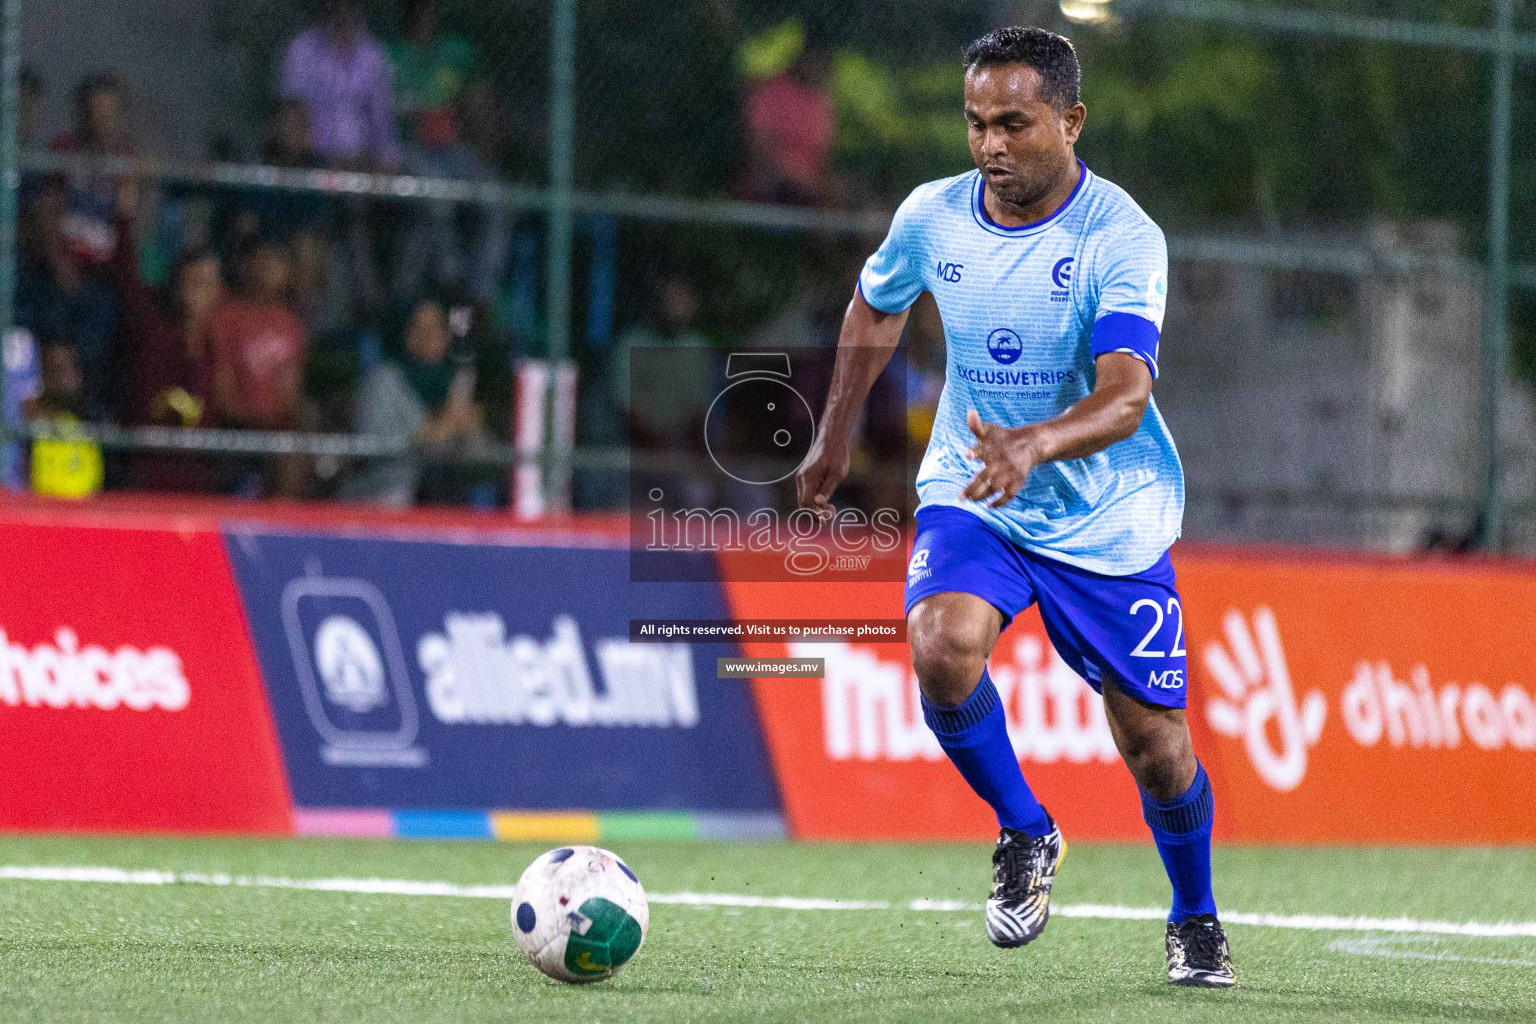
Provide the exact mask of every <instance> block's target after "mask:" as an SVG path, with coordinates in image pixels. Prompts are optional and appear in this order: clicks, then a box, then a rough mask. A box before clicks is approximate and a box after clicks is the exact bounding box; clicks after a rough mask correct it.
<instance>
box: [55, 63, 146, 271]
mask: <svg viewBox="0 0 1536 1024" xmlns="http://www.w3.org/2000/svg"><path fill="white" fill-rule="evenodd" d="M52 149H53V151H54V152H55V153H63V154H69V155H75V156H87V157H104V156H105V157H121V158H123V159H129V160H133V159H137V158H138V157H139V156H140V152H139V147H138V146H137V145H136V144H135V143H134V141H133V139H132V138H131V137H130V135H129V132H128V119H127V112H126V110H125V100H124V97H123V87H122V83H121V81H120V80H119V79H118V77H117V75H115V74H114V73H112V72H110V71H107V72H101V73H98V74H94V75H88V76H86V77H85V78H83V79H81V80H80V84H79V85H77V86H76V87H75V128H74V131H72V132H66V133H65V134H63V135H60V136H59V137H58V138H56V139H54V140H53V146H52ZM63 180H64V182H65V188H66V197H67V205H66V210H65V213H64V218H63V221H62V228H63V231H64V238H65V241H66V242H67V243H68V247H69V254H70V256H71V257H72V258H73V259H74V260H75V261H76V262H77V263H79V264H81V265H98V266H104V265H106V264H107V263H108V262H110V261H111V259H112V254H113V253H114V252H115V251H116V250H117V235H116V223H117V213H118V211H117V208H116V202H117V187H118V185H119V184H120V182H121V180H122V177H121V175H118V174H112V173H96V172H93V171H89V170H82V171H72V172H70V173H68V174H67V175H65V176H64V178H63ZM135 194H136V195H137V192H136V193H135Z"/></svg>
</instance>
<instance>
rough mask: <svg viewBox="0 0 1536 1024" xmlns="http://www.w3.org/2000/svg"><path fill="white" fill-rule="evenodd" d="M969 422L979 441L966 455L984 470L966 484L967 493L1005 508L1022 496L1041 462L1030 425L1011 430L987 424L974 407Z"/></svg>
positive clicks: (966, 494)
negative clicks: (1026, 483) (1021, 493)
mask: <svg viewBox="0 0 1536 1024" xmlns="http://www.w3.org/2000/svg"><path fill="white" fill-rule="evenodd" d="M965 425H966V426H968V427H970V428H971V433H973V434H975V435H976V443H975V445H973V446H972V447H970V448H969V449H967V450H966V453H965V454H966V455H967V456H969V457H970V458H973V459H976V460H977V461H979V462H980V463H981V472H979V473H977V474H976V475H975V476H973V477H972V478H971V482H970V483H968V484H966V485H965V490H964V492H962V494H963V496H964V497H965V498H966V499H967V500H968V501H987V499H988V498H989V497H991V496H992V495H994V494H995V495H997V497H996V498H993V499H992V500H991V501H989V502H987V504H988V505H989V506H990V507H992V508H1002V507H1003V506H1004V505H1006V504H1008V503H1009V502H1010V501H1012V500H1013V499H1014V497H1015V496H1017V495H1018V493H1019V490H1020V489H1021V488H1022V487H1023V486H1024V481H1025V480H1027V479H1029V471H1030V470H1032V469H1034V468H1035V466H1037V465H1039V462H1040V459H1039V457H1038V456H1037V455H1036V454H1035V449H1034V445H1033V444H1032V443H1031V437H1032V435H1031V433H1030V432H1029V428H1028V427H1021V428H1019V429H1018V430H1010V429H1009V428H1007V427H999V426H997V425H996V424H994V423H983V422H981V417H980V416H978V415H977V414H976V410H975V409H972V410H971V411H970V412H969V413H967V414H966V417H965Z"/></svg>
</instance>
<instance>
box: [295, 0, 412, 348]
mask: <svg viewBox="0 0 1536 1024" xmlns="http://www.w3.org/2000/svg"><path fill="white" fill-rule="evenodd" d="M319 14H320V20H319V22H318V23H317V24H315V25H312V26H310V27H309V28H307V29H305V30H304V31H302V32H300V33H299V34H298V35H296V36H294V38H293V41H292V42H290V43H289V44H288V48H287V50H286V51H285V52H284V53H283V60H282V67H281V71H280V76H279V77H280V82H281V85H280V89H281V92H282V98H283V99H285V100H297V101H298V102H300V103H302V104H303V105H304V109H305V111H306V112H307V113H308V115H309V131H310V145H311V148H312V149H313V150H314V152H315V154H316V155H317V156H319V157H320V159H321V161H323V162H324V163H325V165H326V166H327V167H332V168H335V169H337V170H351V171H373V172H388V171H396V170H398V169H399V167H400V145H399V142H398V141H397V140H396V138H395V120H394V118H395V111H394V97H393V90H392V85H391V83H392V78H391V72H390V65H389V58H388V56H387V55H386V54H385V52H384V47H383V45H382V44H380V43H379V41H378V40H377V39H375V38H374V37H373V35H372V34H371V33H370V32H369V31H368V28H367V26H366V25H365V24H364V22H363V9H362V5H361V4H360V3H359V2H358V0H320V2H319ZM371 205H372V204H371V203H370V202H369V201H368V200H367V199H365V198H362V197H353V198H351V199H348V200H347V201H346V202H345V204H344V208H345V211H346V212H345V217H344V218H343V220H344V225H343V227H344V229H345V231H346V242H347V249H348V257H349V258H348V262H349V263H350V265H351V269H352V288H353V298H354V300H355V302H356V304H357V307H358V312H359V313H360V314H361V315H362V317H363V318H364V319H367V318H369V317H371V316H372V315H374V314H376V313H377V312H378V310H379V308H380V307H381V306H382V304H383V298H384V294H383V288H384V286H383V281H382V279H381V277H380V274H379V268H378V266H377V265H376V264H375V262H374V252H373V230H372V227H371V225H370V224H369V214H370V209H369V208H370V206H371Z"/></svg>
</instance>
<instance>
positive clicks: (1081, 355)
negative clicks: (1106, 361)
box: [859, 164, 1184, 576]
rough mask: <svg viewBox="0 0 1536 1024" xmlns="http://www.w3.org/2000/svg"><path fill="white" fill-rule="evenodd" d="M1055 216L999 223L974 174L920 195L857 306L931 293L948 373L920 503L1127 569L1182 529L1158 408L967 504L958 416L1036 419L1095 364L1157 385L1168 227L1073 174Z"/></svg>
mask: <svg viewBox="0 0 1536 1024" xmlns="http://www.w3.org/2000/svg"><path fill="white" fill-rule="evenodd" d="M1079 166H1080V167H1081V168H1082V172H1081V180H1080V181H1079V183H1078V186H1077V189H1076V190H1075V191H1074V192H1073V193H1072V196H1071V198H1069V199H1068V200H1067V201H1066V203H1065V204H1063V206H1062V207H1061V209H1059V210H1057V211H1056V212H1055V213H1054V214H1052V215H1051V216H1050V217H1048V218H1046V219H1045V220H1043V221H1039V222H1037V223H1034V224H1027V225H1024V226H1022V227H1017V228H1005V227H1002V226H1000V225H998V224H996V223H994V222H993V221H992V220H991V219H990V218H989V217H988V216H987V213H986V210H985V208H984V207H983V205H982V191H983V189H984V187H985V185H984V182H983V179H982V177H981V174H980V173H979V172H977V171H971V172H970V173H968V174H962V175H959V176H958V177H954V178H945V179H943V180H942V181H933V182H929V183H928V184H926V185H922V186H919V187H918V188H917V189H916V190H915V191H913V193H912V194H911V195H910V196H908V197H907V200H906V201H905V202H904V203H902V204H901V208H900V209H898V210H897V211H896V216H895V219H894V220H892V222H891V230H890V234H889V235H887V236H886V239H885V241H884V243H882V244H881V246H880V248H879V250H878V251H876V252H875V254H874V255H872V256H871V257H870V258H869V260H868V262H866V263H865V265H864V271H863V273H862V274H860V276H859V289H860V291H861V292H862V293H863V295H864V300H865V301H866V302H868V303H869V304H870V305H871V306H874V307H875V308H876V309H879V310H882V311H884V312H888V313H894V312H899V311H900V310H904V309H906V308H907V307H909V306H911V305H912V303H913V302H915V301H916V300H917V297H918V295H919V294H921V293H922V292H924V291H927V292H931V293H933V297H934V298H935V299H936V300H937V301H938V304H939V313H940V315H941V317H942V318H943V321H944V338H945V342H946V344H947V346H948V356H947V360H948V364H947V367H946V375H947V376H946V380H945V384H944V392H943V394H942V395H941V396H940V397H939V408H938V415H937V417H936V419H935V421H934V426H933V435H932V437H931V439H930V440H929V442H928V451H927V453H926V454H925V455H924V456H923V463H922V467H921V468H920V469H919V470H918V474H917V491H918V497H919V498H920V499H921V507H927V506H931V505H954V506H958V507H961V508H964V509H965V510H967V511H969V512H971V513H973V514H975V515H977V516H980V517H981V518H982V519H983V520H985V521H986V522H987V523H989V524H990V525H991V526H992V527H994V528H995V529H996V530H998V531H999V532H1000V533H1002V534H1003V536H1005V537H1007V538H1008V539H1010V540H1012V541H1014V542H1015V543H1017V544H1019V545H1020V546H1021V547H1024V548H1026V549H1028V550H1030V551H1033V552H1036V553H1038V554H1041V555H1044V556H1046V557H1047V558H1053V559H1057V560H1059V561H1062V562H1066V563H1068V564H1069V565H1074V566H1078V567H1080V568H1083V569H1087V570H1089V571H1091V572H1097V573H1103V574H1106V575H1111V576H1128V575H1131V574H1133V573H1138V572H1141V571H1142V570H1144V569H1147V568H1148V567H1150V566H1152V565H1153V564H1154V563H1156V562H1157V561H1158V559H1159V558H1160V557H1161V556H1162V554H1163V552H1164V551H1166V550H1167V549H1168V548H1169V546H1170V545H1172V544H1173V542H1174V540H1176V539H1177V538H1178V536H1179V532H1180V530H1181V529H1182V525H1183V518H1184V470H1183V467H1182V466H1181V465H1180V464H1179V455H1178V452H1177V451H1176V450H1175V449H1174V446H1173V438H1172V437H1171V436H1170V435H1169V433H1168V427H1167V425H1166V424H1164V422H1163V417H1162V416H1161V415H1160V414H1159V413H1158V411H1157V404H1156V403H1155V402H1149V403H1148V405H1147V412H1146V415H1145V416H1143V417H1142V420H1141V425H1140V426H1139V427H1137V429H1136V433H1135V434H1133V435H1132V436H1131V437H1129V438H1127V439H1126V440H1124V441H1121V442H1119V443H1118V444H1114V445H1111V446H1110V447H1108V448H1106V449H1104V450H1103V451H1101V452H1096V453H1095V454H1093V455H1090V456H1088V457H1087V458H1084V459H1069V460H1064V461H1061V462H1052V463H1047V464H1046V465H1043V466H1039V467H1037V468H1036V469H1035V470H1034V472H1032V473H1031V474H1030V475H1029V479H1028V481H1027V482H1026V483H1025V486H1024V488H1023V489H1022V490H1021V491H1020V492H1019V494H1018V496H1017V497H1016V498H1014V500H1013V501H1012V502H1010V503H1009V504H1008V505H1006V506H1005V507H1003V508H1001V509H991V508H988V507H986V505H984V504H981V503H978V502H972V501H967V500H965V499H964V498H962V497H961V492H962V491H963V490H964V489H965V486H966V484H968V483H969V482H970V480H971V478H972V477H974V476H975V475H976V473H977V472H978V471H980V469H981V463H980V462H977V461H974V460H972V459H969V458H967V457H966V455H965V451H966V449H968V448H970V447H971V446H972V445H973V444H974V443H975V437H974V435H972V434H971V432H970V430H969V428H967V426H966V423H965V417H966V412H967V410H970V409H975V410H976V411H977V413H978V414H980V416H981V418H982V420H983V421H984V422H987V423H995V424H999V425H1001V426H1005V427H1020V426H1023V425H1025V424H1027V423H1037V422H1039V421H1041V420H1046V419H1050V418H1051V417H1053V416H1056V415H1058V414H1060V413H1061V412H1063V411H1064V410H1065V409H1066V408H1067V407H1068V406H1070V405H1072V404H1073V403H1075V402H1077V401H1078V400H1080V399H1082V398H1083V397H1084V396H1086V395H1087V394H1088V393H1089V392H1090V391H1092V390H1093V382H1094V362H1093V361H1094V358H1095V357H1097V356H1098V355H1101V354H1103V353H1104V352H1112V351H1126V352H1131V353H1132V354H1134V355H1136V356H1139V357H1140V358H1141V359H1143V360H1144V361H1145V362H1146V363H1147V365H1148V367H1150V368H1151V370H1152V375H1153V376H1154V377H1156V376H1157V342H1158V336H1159V334H1160V332H1161V331H1162V325H1163V310H1164V307H1165V305H1166V302H1167V296H1168V249H1167V245H1166V243H1165V242H1164V240H1163V233H1162V231H1161V230H1160V229H1159V228H1158V226H1157V225H1156V224H1155V223H1153V221H1152V219H1151V218H1150V217H1148V216H1147V215H1146V214H1145V213H1144V212H1142V209H1141V207H1139V206H1137V205H1136V202H1135V201H1134V200H1133V199H1131V197H1130V196H1129V195H1127V194H1126V193H1125V191H1124V190H1123V189H1121V188H1119V187H1118V186H1116V185H1114V184H1112V183H1110V182H1108V181H1105V180H1104V179H1103V178H1100V177H1098V176H1096V175H1094V174H1093V173H1092V172H1090V171H1089V170H1088V169H1087V168H1086V167H1082V165H1081V164H1079Z"/></svg>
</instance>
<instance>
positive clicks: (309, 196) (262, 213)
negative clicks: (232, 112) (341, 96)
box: [224, 99, 351, 338]
mask: <svg viewBox="0 0 1536 1024" xmlns="http://www.w3.org/2000/svg"><path fill="white" fill-rule="evenodd" d="M311 137H312V133H311V130H310V124H309V111H308V109H307V108H306V107H305V106H304V104H303V102H302V101H300V100H297V99H285V100H283V101H281V102H280V103H279V104H278V105H277V109H276V110H275V111H273V113H272V117H271V119H270V120H269V121H268V122H267V127H266V131H265V133H264V134H263V136H262V145H261V160H262V163H264V164H266V165H267V166H268V167H281V168H285V169H290V170H301V171H307V170H317V169H319V168H322V167H324V166H325V164H324V162H323V161H322V160H321V159H320V156H319V154H318V153H316V152H315V150H314V148H313V146H312V145H311V144H310V139H311ZM329 212H330V210H329V200H327V199H326V197H324V196H321V195H318V194H316V193H313V192H286V191H282V190H277V189H270V188H242V189H238V190H237V191H236V192H235V195H234V199H233V201H232V202H231V203H230V205H229V215H228V216H227V218H226V229H225V232H224V234H225V237H226V239H227V248H226V251H233V250H234V249H238V248H240V247H241V245H242V243H244V242H245V241H246V240H247V239H249V238H253V237H260V238H269V239H272V240H274V241H277V242H281V243H282V244H284V245H286V246H287V247H288V249H289V254H290V275H289V276H290V278H291V285H292V287H291V292H292V295H291V299H292V302H293V306H294V310H295V312H297V313H298V314H299V318H300V319H302V320H303V321H304V326H305V329H306V331H307V332H308V334H309V336H310V337H311V338H318V337H322V336H324V335H328V334H331V333H332V332H334V331H337V330H339V329H341V328H342V327H344V326H346V325H347V324H348V323H349V322H350V315H351V311H350V308H349V307H350V304H351V303H350V299H351V296H350V295H349V294H348V293H347V288H346V279H347V273H346V267H345V264H344V261H343V265H342V266H340V267H337V266H334V265H333V258H335V257H336V256H337V255H338V253H337V251H336V247H335V246H332V245H331V244H330V243H329V240H328V238H327V235H326V223H327V219H328V218H327V214H328V213H329Z"/></svg>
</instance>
